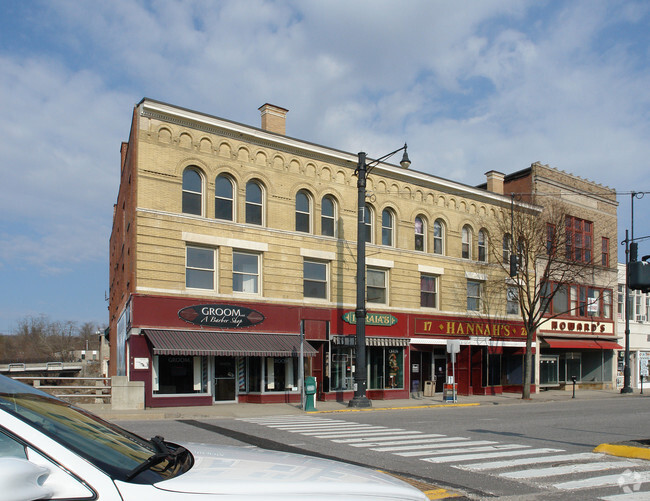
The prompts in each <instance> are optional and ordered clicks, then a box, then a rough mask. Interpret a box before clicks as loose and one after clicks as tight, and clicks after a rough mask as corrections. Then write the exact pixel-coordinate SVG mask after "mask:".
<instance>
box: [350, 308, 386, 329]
mask: <svg viewBox="0 0 650 501" xmlns="http://www.w3.org/2000/svg"><path fill="white" fill-rule="evenodd" d="M343 321H344V322H347V323H349V324H352V325H355V324H356V323H357V317H356V315H355V314H354V312H353V311H348V312H345V313H344V314H343ZM396 323H397V319H396V318H395V317H394V316H393V315H389V314H388V313H366V325H383V326H385V327H390V326H391V325H395V324H396Z"/></svg>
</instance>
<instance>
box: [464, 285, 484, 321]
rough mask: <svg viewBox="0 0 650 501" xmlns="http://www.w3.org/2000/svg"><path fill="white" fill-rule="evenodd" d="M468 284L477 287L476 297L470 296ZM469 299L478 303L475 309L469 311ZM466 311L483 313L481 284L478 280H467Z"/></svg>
mask: <svg viewBox="0 0 650 501" xmlns="http://www.w3.org/2000/svg"><path fill="white" fill-rule="evenodd" d="M470 284H477V285H478V296H470V290H469V289H470ZM470 299H473V300H476V301H477V302H478V307H477V308H476V309H473V308H472V309H470V307H469V301H470ZM467 311H475V312H479V313H480V312H482V311H483V282H482V281H479V280H472V279H468V280H467Z"/></svg>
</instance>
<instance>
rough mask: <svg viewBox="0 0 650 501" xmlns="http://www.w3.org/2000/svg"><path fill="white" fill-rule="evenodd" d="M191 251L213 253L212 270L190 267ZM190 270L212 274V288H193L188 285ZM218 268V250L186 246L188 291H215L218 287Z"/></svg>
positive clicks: (186, 286)
mask: <svg viewBox="0 0 650 501" xmlns="http://www.w3.org/2000/svg"><path fill="white" fill-rule="evenodd" d="M190 249H196V250H200V251H209V252H211V253H212V268H201V267H198V266H190V264H189V263H188V259H189V252H188V251H189V250H190ZM188 270H196V271H200V272H208V271H209V272H210V274H211V275H212V287H209V288H208V287H192V286H189V285H188V284H187V278H188V277H187V272H188ZM216 271H217V267H216V249H214V248H210V247H202V246H200V245H186V246H185V288H186V289H194V290H203V291H208V290H209V291H214V290H215V289H216V286H217V273H216Z"/></svg>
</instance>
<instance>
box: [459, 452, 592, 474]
mask: <svg viewBox="0 0 650 501" xmlns="http://www.w3.org/2000/svg"><path fill="white" fill-rule="evenodd" d="M602 457H603V455H602V454H594V453H592V452H581V453H578V454H558V455H554V456H543V457H534V458H517V459H508V460H505V461H491V462H488V463H473V464H465V465H457V466H455V468H458V469H461V470H471V471H483V470H497V469H499V468H511V467H513V466H524V465H528V464H537V463H561V462H566V461H584V460H596V459H600V458H602Z"/></svg>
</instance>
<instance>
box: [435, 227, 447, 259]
mask: <svg viewBox="0 0 650 501" xmlns="http://www.w3.org/2000/svg"><path fill="white" fill-rule="evenodd" d="M433 253H434V254H444V253H445V225H444V223H443V222H442V221H441V220H440V219H436V220H435V222H434V223H433Z"/></svg>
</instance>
